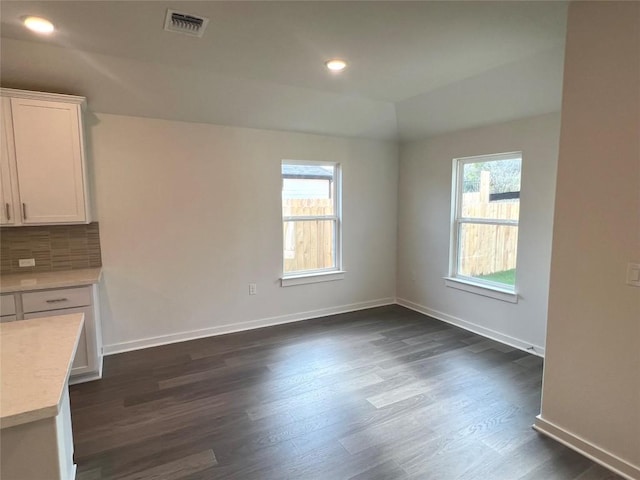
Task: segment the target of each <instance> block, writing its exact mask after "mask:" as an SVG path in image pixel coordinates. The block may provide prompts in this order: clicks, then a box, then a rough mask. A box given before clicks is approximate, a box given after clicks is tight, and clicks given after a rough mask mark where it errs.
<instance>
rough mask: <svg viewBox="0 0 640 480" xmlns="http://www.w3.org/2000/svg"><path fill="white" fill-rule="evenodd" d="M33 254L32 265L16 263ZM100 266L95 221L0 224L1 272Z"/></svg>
mask: <svg viewBox="0 0 640 480" xmlns="http://www.w3.org/2000/svg"><path fill="white" fill-rule="evenodd" d="M21 258H34V259H35V261H36V266H35V267H19V266H18V260H19V259H21ZM100 266H102V258H101V254H100V230H99V228H98V223H97V222H94V223H90V224H88V225H50V226H39V227H14V228H11V227H4V228H0V273H1V274H8V273H26V272H50V271H54V270H76V269H80V268H92V267H100Z"/></svg>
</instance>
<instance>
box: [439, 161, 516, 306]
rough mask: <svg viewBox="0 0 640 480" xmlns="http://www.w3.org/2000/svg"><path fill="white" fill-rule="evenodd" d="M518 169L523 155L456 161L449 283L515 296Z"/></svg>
mask: <svg viewBox="0 0 640 480" xmlns="http://www.w3.org/2000/svg"><path fill="white" fill-rule="evenodd" d="M521 166H522V153H521V152H516V153H506V154H498V155H486V156H481V157H467V158H459V159H455V160H454V176H453V177H454V187H453V222H452V232H451V238H452V241H451V277H450V278H449V280H459V281H462V282H465V283H467V284H471V285H475V286H480V287H485V288H488V289H493V290H497V291H503V292H507V293H512V294H514V293H515V284H516V264H517V247H518V218H519V216H520V172H521ZM449 286H454V287H456V288H460V287H459V286H456V285H449ZM465 289H466V288H465ZM471 291H474V290H471ZM476 293H479V292H476ZM490 296H493V295H490ZM496 298H500V297H496ZM516 298H517V297H516ZM504 299H507V298H504Z"/></svg>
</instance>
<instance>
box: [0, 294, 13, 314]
mask: <svg viewBox="0 0 640 480" xmlns="http://www.w3.org/2000/svg"><path fill="white" fill-rule="evenodd" d="M15 314H16V298H15V296H13V295H2V296H0V316H3V317H4V316H5V315H15Z"/></svg>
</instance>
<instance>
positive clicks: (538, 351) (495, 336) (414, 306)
mask: <svg viewBox="0 0 640 480" xmlns="http://www.w3.org/2000/svg"><path fill="white" fill-rule="evenodd" d="M396 303H397V304H398V305H402V306H403V307H407V308H409V309H411V310H414V311H416V312H419V313H423V314H425V315H428V316H429V317H433V318H435V319H437V320H441V321H443V322H446V323H450V324H451V325H455V326H456V327H460V328H464V329H465V330H469V331H470V332H473V333H477V334H478V335H482V336H483V337H487V338H490V339H491V340H495V341H497V342H500V343H505V344H507V345H510V346H512V347H514V348H517V349H519V350H524V351H525V352H528V353H532V354H534V355H537V356H539V357H544V347H542V346H540V345H531V344H530V343H528V342H525V341H523V340H520V339H519V338H515V337H511V336H509V335H505V334H504V333H500V332H497V331H495V330H491V329H490V328H486V327H483V326H482V325H477V324H475V323H473V322H469V321H467V320H463V319H461V318H458V317H454V316H453V315H449V314H448V313H444V312H439V311H438V310H433V309H431V308H429V307H425V306H424V305H420V304H418V303H414V302H411V301H409V300H405V299H404V298H397V299H396ZM532 347H533V349H532Z"/></svg>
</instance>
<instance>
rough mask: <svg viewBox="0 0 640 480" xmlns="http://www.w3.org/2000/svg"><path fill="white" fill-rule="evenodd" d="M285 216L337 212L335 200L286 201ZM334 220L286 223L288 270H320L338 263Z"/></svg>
mask: <svg viewBox="0 0 640 480" xmlns="http://www.w3.org/2000/svg"><path fill="white" fill-rule="evenodd" d="M283 215H284V216H285V217H286V216H301V215H333V200H332V199H299V198H291V199H284V200H283ZM333 226H334V222H333V221H331V220H322V221H318V220H310V221H309V220H307V221H298V222H284V225H283V239H284V271H285V273H286V272H295V271H301V270H318V269H321V268H330V267H332V266H333V263H334V252H333Z"/></svg>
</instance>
